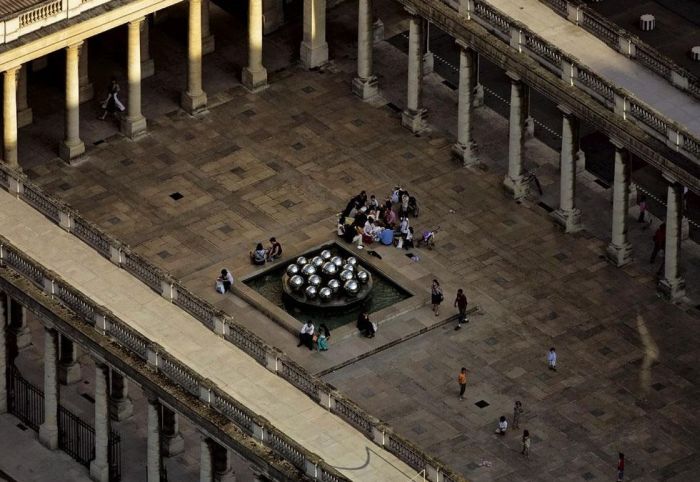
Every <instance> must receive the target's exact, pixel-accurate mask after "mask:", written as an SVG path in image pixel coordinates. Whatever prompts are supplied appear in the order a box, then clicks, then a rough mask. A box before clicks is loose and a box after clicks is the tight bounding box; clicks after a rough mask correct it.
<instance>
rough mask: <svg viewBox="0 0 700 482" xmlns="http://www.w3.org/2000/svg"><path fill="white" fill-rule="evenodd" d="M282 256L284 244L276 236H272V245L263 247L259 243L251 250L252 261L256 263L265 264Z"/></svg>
mask: <svg viewBox="0 0 700 482" xmlns="http://www.w3.org/2000/svg"><path fill="white" fill-rule="evenodd" d="M281 256H282V245H281V244H280V243H279V241H277V239H275V238H274V237H272V238H270V247H269V248H265V247H263V245H262V243H258V245H257V246H256V247H255V250H254V251H251V252H250V262H251V263H253V264H254V265H258V266H260V265H263V264H265V263H266V262H268V261H274V260H276V259H278V258H279V257H281Z"/></svg>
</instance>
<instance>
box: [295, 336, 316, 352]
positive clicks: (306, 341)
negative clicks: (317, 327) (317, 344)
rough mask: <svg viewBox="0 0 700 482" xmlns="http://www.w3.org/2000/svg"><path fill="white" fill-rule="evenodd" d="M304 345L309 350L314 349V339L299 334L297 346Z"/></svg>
mask: <svg viewBox="0 0 700 482" xmlns="http://www.w3.org/2000/svg"><path fill="white" fill-rule="evenodd" d="M301 345H305V346H306V347H307V348H308V349H309V350H313V349H314V338H313V336H311V335H309V334H308V333H299V344H298V345H297V346H301Z"/></svg>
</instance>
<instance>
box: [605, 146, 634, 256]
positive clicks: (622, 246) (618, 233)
mask: <svg viewBox="0 0 700 482" xmlns="http://www.w3.org/2000/svg"><path fill="white" fill-rule="evenodd" d="M610 142H611V143H612V144H613V145H614V146H615V178H614V180H613V206H612V230H611V233H612V240H611V241H610V244H609V245H608V250H607V256H608V259H609V260H610V261H611V262H613V263H615V265H617V266H624V265H626V264H627V263H629V262H630V261H632V245H631V244H630V242H629V241H628V239H627V221H628V220H627V216H628V212H627V211H628V208H629V199H630V163H629V154H628V152H627V150H626V149H625V148H624V147H623V146H622V144H620V143H618V142H616V141H612V140H611V141H610Z"/></svg>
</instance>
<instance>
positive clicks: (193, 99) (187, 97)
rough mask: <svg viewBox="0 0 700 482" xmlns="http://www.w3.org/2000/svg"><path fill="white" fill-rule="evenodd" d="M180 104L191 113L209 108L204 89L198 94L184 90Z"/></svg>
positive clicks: (194, 113)
mask: <svg viewBox="0 0 700 482" xmlns="http://www.w3.org/2000/svg"><path fill="white" fill-rule="evenodd" d="M180 106H181V107H182V108H183V109H184V110H185V111H186V112H187V113H188V114H190V115H196V114H201V113H203V112H205V111H206V110H207V94H206V92H204V91H202V92H200V93H199V94H196V95H192V94H190V93H189V92H183V93H182V96H181V97H180Z"/></svg>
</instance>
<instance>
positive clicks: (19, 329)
mask: <svg viewBox="0 0 700 482" xmlns="http://www.w3.org/2000/svg"><path fill="white" fill-rule="evenodd" d="M7 319H8V324H9V325H10V327H11V328H12V331H13V334H14V336H15V340H16V341H15V345H16V348H17V349H18V350H21V349H22V348H27V347H28V346H29V345H31V344H32V331H31V330H30V329H29V325H28V324H27V309H26V308H25V307H24V306H22V305H20V304H19V303H17V302H16V301H15V300H13V299H11V298H10V297H9V296H8V313H7Z"/></svg>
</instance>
